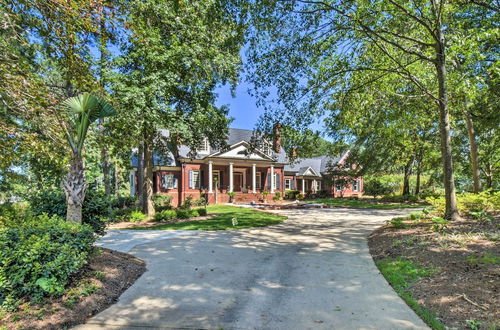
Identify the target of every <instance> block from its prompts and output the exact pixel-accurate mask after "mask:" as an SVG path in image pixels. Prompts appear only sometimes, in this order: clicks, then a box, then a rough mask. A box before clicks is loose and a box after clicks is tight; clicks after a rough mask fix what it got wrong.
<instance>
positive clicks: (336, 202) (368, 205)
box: [304, 198, 428, 210]
mask: <svg viewBox="0 0 500 330" xmlns="http://www.w3.org/2000/svg"><path fill="white" fill-rule="evenodd" d="M304 202H307V203H321V204H328V205H333V206H343V207H355V208H360V209H381V210H391V209H410V208H418V207H425V206H428V205H427V204H405V203H381V202H378V203H377V202H373V201H370V200H363V199H341V198H324V199H311V200H305V201H304Z"/></svg>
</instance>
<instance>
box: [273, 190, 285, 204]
mask: <svg viewBox="0 0 500 330" xmlns="http://www.w3.org/2000/svg"><path fill="white" fill-rule="evenodd" d="M281 200H283V198H282V197H281V193H280V192H279V191H277V192H275V193H274V196H273V201H275V202H276V201H281Z"/></svg>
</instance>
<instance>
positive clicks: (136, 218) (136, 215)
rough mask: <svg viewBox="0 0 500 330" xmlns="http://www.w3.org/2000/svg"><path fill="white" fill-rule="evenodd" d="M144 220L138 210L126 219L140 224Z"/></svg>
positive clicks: (144, 217)
mask: <svg viewBox="0 0 500 330" xmlns="http://www.w3.org/2000/svg"><path fill="white" fill-rule="evenodd" d="M144 219H146V216H145V215H144V213H142V212H141V211H139V210H133V211H132V212H130V215H129V217H128V220H129V221H131V222H140V221H142V220H144Z"/></svg>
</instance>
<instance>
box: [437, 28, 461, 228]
mask: <svg viewBox="0 0 500 330" xmlns="http://www.w3.org/2000/svg"><path fill="white" fill-rule="evenodd" d="M439 26H441V24H439ZM437 34H438V39H439V42H438V44H437V47H436V71H437V78H438V86H439V101H438V106H439V130H440V136H441V156H442V158H443V172H444V193H445V200H446V211H445V214H444V217H445V218H446V219H448V220H457V219H459V217H460V216H459V213H458V207H457V197H456V191H455V180H454V177H453V160H452V152H451V134H450V114H449V110H448V88H447V85H446V78H447V76H446V65H445V63H446V61H445V60H446V57H445V51H446V49H445V40H444V36H443V34H442V31H441V28H438V29H437Z"/></svg>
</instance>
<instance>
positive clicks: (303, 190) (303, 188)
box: [302, 178, 306, 195]
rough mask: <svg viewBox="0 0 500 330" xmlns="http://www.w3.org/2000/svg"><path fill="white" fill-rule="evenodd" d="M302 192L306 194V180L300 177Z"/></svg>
mask: <svg viewBox="0 0 500 330" xmlns="http://www.w3.org/2000/svg"><path fill="white" fill-rule="evenodd" d="M302 194H303V195H305V194H306V181H305V180H304V178H302Z"/></svg>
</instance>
